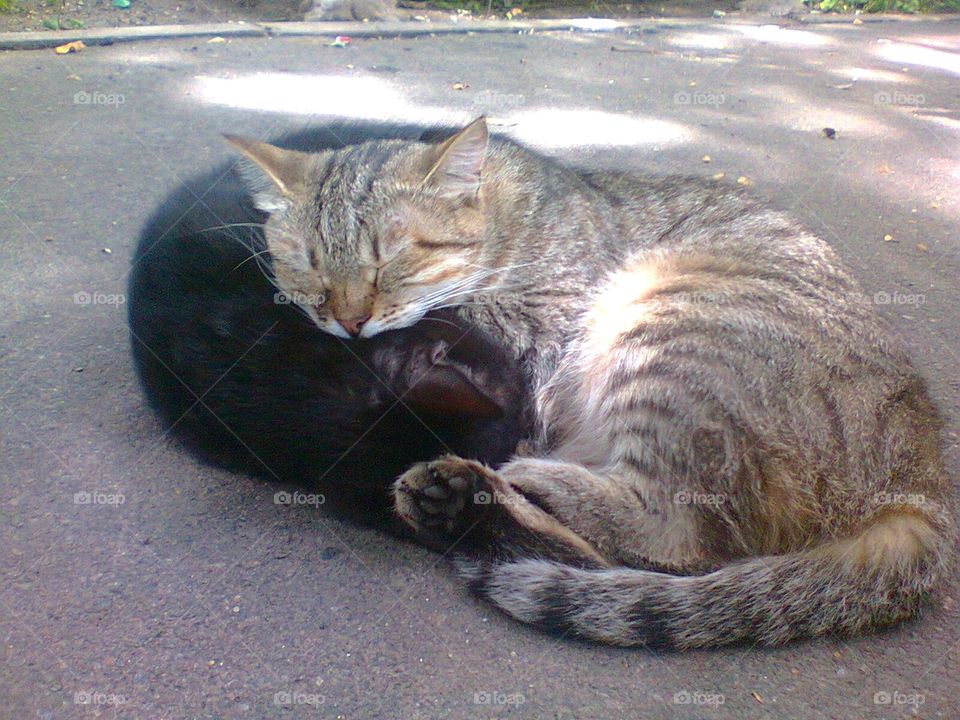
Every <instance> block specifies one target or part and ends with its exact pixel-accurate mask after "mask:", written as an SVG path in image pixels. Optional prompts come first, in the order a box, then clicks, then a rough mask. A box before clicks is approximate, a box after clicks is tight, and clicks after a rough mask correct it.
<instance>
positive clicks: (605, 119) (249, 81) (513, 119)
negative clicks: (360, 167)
mask: <svg viewBox="0 0 960 720" xmlns="http://www.w3.org/2000/svg"><path fill="white" fill-rule="evenodd" d="M188 92H189V93H190V94H192V95H194V96H196V97H198V98H199V99H200V101H202V102H206V103H212V104H215V105H223V106H226V107H232V108H240V109H244V110H257V111H261V112H273V113H283V114H286V115H310V116H314V117H321V116H327V117H336V118H344V119H348V120H376V121H382V122H384V121H386V122H389V121H393V122H407V123H424V124H448V123H466V122H468V121H469V120H471V119H473V118H474V117H475V116H476V115H477V113H478V112H479V111H478V110H477V109H476V108H472V109H471V110H469V111H468V112H464V110H463V109H462V108H456V107H438V106H435V105H426V104H422V103H414V102H412V101H410V100H409V99H408V98H407V97H406V95H405V94H404V93H403V92H402V90H401V89H399V88H397V87H395V86H393V85H391V84H390V83H389V82H388V81H385V80H383V79H381V78H377V77H364V76H353V75H351V76H332V75H330V76H327V75H294V74H285V73H260V74H255V75H246V76H241V77H234V78H218V77H211V76H205V75H201V76H198V77H195V78H194V79H193V86H192V87H191V88H190V89H189V90H188ZM508 97H511V99H512V96H503V98H508ZM517 97H518V98H521V99H522V96H517ZM491 125H493V126H495V127H496V128H497V129H498V130H500V131H502V132H503V133H505V134H507V135H510V136H513V137H516V138H517V139H518V140H521V141H522V142H524V143H527V144H529V145H533V146H537V147H541V148H569V147H580V146H637V145H664V144H674V143H679V142H684V141H686V140H688V139H689V135H690V132H689V131H688V130H686V129H685V128H684V126H683V125H679V124H676V123H672V122H667V121H663V120H655V119H652V118H638V117H630V116H628V115H623V114H618V113H611V112H603V111H600V110H563V109H560V108H548V107H544V108H540V109H527V110H523V111H520V112H514V113H510V112H509V111H508V112H506V113H504V114H503V115H502V116H500V117H493V118H491Z"/></svg>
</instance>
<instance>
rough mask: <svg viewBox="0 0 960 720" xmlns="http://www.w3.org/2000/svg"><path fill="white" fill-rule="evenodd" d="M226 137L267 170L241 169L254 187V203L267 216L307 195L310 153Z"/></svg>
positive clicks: (236, 137)
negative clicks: (294, 199) (293, 200)
mask: <svg viewBox="0 0 960 720" xmlns="http://www.w3.org/2000/svg"><path fill="white" fill-rule="evenodd" d="M224 137H225V138H226V139H227V142H229V143H230V144H231V145H233V146H234V147H235V148H237V149H238V150H240V152H242V153H243V154H244V155H246V156H247V157H248V158H250V160H252V161H253V162H254V163H255V164H256V167H258V168H259V169H260V170H262V171H263V174H261V173H259V172H257V171H256V170H255V169H254V168H253V167H242V168H241V174H242V175H243V178H244V180H245V181H246V183H247V185H249V186H250V191H251V193H252V194H253V201H254V204H255V205H256V206H257V207H258V208H260V209H261V210H263V211H264V212H267V213H270V212H275V211H277V210H281V209H283V208H285V207H287V205H288V204H289V201H290V199H291V198H294V197H296V196H298V195H300V194H302V193H303V192H305V183H306V178H307V171H308V165H309V163H310V159H311V156H310V154H309V153H304V152H297V151H296V150H284V149H283V148H279V147H276V146H275V145H270V144H268V143H265V142H260V141H259V140H251V139H249V138H244V137H239V136H237V135H227V134H226V133H224ZM251 170H253V172H251ZM264 175H265V176H266V177H264Z"/></svg>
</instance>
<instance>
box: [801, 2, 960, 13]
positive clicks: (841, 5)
mask: <svg viewBox="0 0 960 720" xmlns="http://www.w3.org/2000/svg"><path fill="white" fill-rule="evenodd" d="M804 2H805V3H806V4H807V5H808V6H809V7H812V8H815V9H817V10H822V11H823V12H853V11H854V10H861V11H863V12H868V13H875V12H901V13H929V12H958V11H960V0H804Z"/></svg>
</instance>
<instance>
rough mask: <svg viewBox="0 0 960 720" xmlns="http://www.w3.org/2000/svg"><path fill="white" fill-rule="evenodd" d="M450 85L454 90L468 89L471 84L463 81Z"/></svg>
mask: <svg viewBox="0 0 960 720" xmlns="http://www.w3.org/2000/svg"><path fill="white" fill-rule="evenodd" d="M450 87H452V88H453V89H454V90H466V89H467V88H468V87H470V86H469V85H467V84H466V83H463V82H455V83H454V84H453V85H451V86H450Z"/></svg>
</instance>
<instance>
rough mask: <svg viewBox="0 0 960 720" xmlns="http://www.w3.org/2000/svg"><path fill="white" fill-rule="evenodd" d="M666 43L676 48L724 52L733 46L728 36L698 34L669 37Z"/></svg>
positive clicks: (679, 34) (688, 33)
mask: <svg viewBox="0 0 960 720" xmlns="http://www.w3.org/2000/svg"><path fill="white" fill-rule="evenodd" d="M667 43H669V44H670V45H676V46H678V47H689V48H701V49H703V50H726V49H728V48H730V47H731V46H732V45H733V44H734V43H732V42H731V39H730V37H729V36H727V37H724V36H723V35H719V34H717V33H698V32H687V33H678V34H676V35H671V36H670V37H668V38H667ZM737 44H739V43H737Z"/></svg>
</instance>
